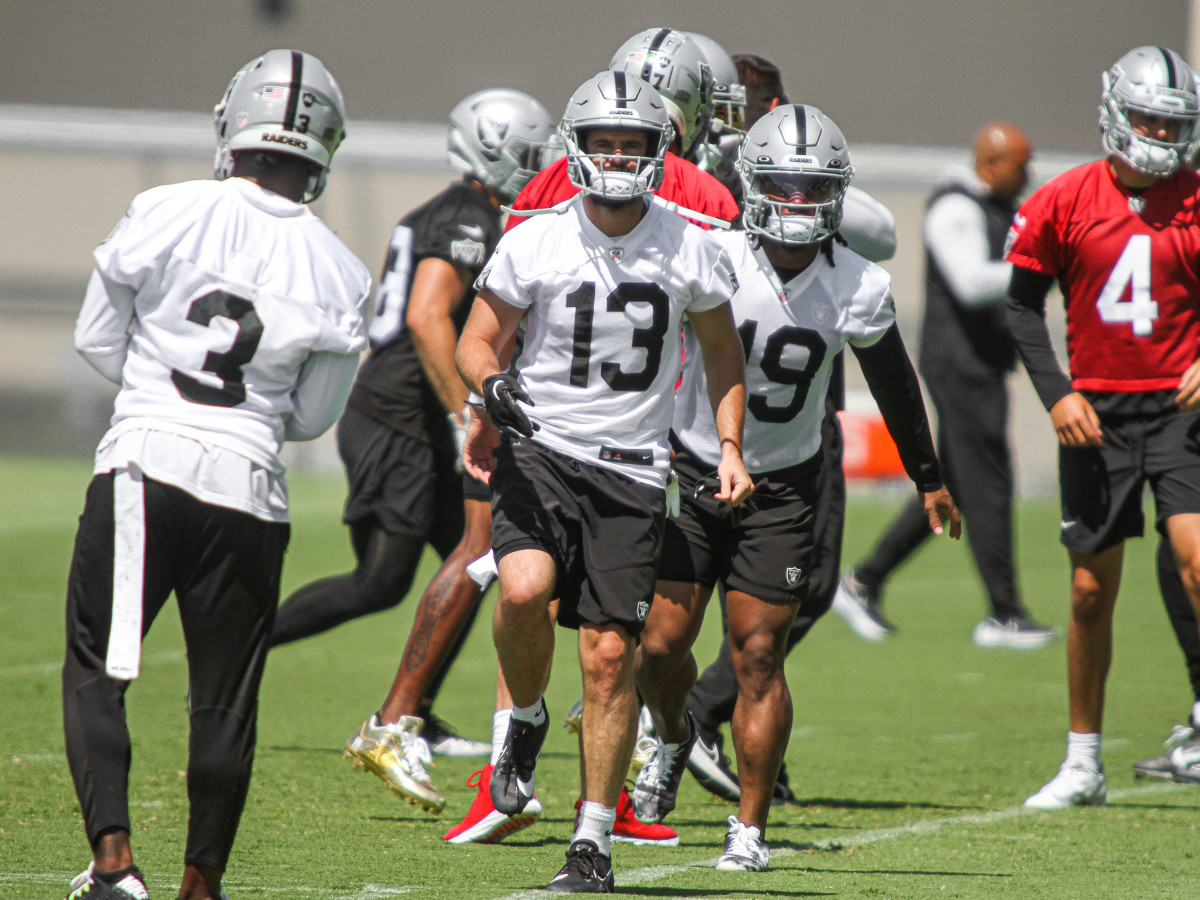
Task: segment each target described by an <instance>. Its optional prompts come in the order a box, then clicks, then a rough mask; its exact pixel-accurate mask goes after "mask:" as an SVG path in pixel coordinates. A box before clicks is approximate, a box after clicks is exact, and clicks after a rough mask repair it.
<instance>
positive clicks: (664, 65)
mask: <svg viewBox="0 0 1200 900" xmlns="http://www.w3.org/2000/svg"><path fill="white" fill-rule="evenodd" d="M608 65H609V68H610V69H620V70H623V71H625V72H626V73H628V74H629V75H633V76H635V77H637V78H640V79H641V80H642V81H645V82H646V83H648V84H650V85H651V86H652V87H653V88H654V89H655V90H656V91H658V93H659V94H661V95H662V98H663V100H665V101H666V102H667V108H668V113H669V115H670V118H671V120H672V121H673V123H674V125H675V129H676V132H677V133H678V135H679V145H680V150H679V155H680V156H682V157H684V158H685V159H692V158H693V157H694V155H695V153H696V152H697V151H698V150H699V148H700V146H701V145H702V144H703V143H704V142H705V141H707V140H708V133H709V122H710V120H711V119H712V113H713V89H714V81H713V72H712V67H711V66H710V65H709V63H708V60H707V59H706V58H705V55H704V52H703V50H702V49H701V47H700V45H699V44H698V43H697V42H696V41H694V40H692V38H691V37H689V36H688V35H687V34H686V33H685V32H682V31H674V30H672V29H670V28H648V29H646V30H645V31H640V32H638V33H637V34H635V35H634V36H633V37H631V38H630V39H629V40H627V41H626V42H625V43H624V44H622V45H621V46H620V47H619V48H618V49H617V52H616V53H614V54H613V58H612V60H611V61H610V62H609V64H608Z"/></svg>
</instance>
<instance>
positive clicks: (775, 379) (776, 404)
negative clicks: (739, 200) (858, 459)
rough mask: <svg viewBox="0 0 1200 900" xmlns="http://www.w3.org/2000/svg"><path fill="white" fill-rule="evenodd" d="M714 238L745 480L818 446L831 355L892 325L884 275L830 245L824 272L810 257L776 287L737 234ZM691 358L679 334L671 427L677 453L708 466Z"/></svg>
mask: <svg viewBox="0 0 1200 900" xmlns="http://www.w3.org/2000/svg"><path fill="white" fill-rule="evenodd" d="M714 239H715V240H717V241H718V242H720V243H721V244H723V245H724V246H725V247H726V248H727V249H728V251H729V255H730V257H731V258H732V260H733V263H734V266H735V269H736V272H737V281H738V285H739V286H738V290H737V293H735V294H734V295H733V302H732V305H733V316H734V320H735V322H736V324H737V329H738V334H739V335H740V336H741V338H742V348H743V349H744V350H745V353H746V425H745V432H744V438H743V442H742V458H743V460H744V461H745V463H746V468H747V470H748V471H750V472H751V473H752V474H753V473H758V472H770V471H774V470H776V469H782V468H786V467H788V466H794V465H797V464H799V463H802V462H804V461H805V460H807V459H809V458H810V457H812V456H813V455H815V454H816V453H817V451H818V450H820V448H821V420H822V419H823V418H824V415H825V395H826V392H827V391H828V389H829V379H830V375H831V368H832V365H833V361H834V359H835V358H836V357H837V354H838V353H840V352H841V351H842V349H843V348H844V347H845V346H846V344H847V343H849V344H853V345H854V346H856V347H869V346H871V345H872V344H874V343H875V342H876V341H878V340H879V339H880V338H882V337H883V335H884V332H886V331H887V330H888V329H889V328H890V327H891V326H892V325H893V324H894V323H895V321H896V310H895V304H894V303H893V301H892V292H891V278H890V276H889V275H888V274H887V272H885V271H884V270H883V269H881V268H880V267H879V266H877V265H875V264H874V263H870V262H868V261H867V260H865V259H863V258H862V257H861V256H859V255H858V254H856V253H854V252H853V251H851V250H848V249H846V248H845V247H842V246H841V245H839V244H834V245H833V264H832V265H831V264H830V262H829V260H828V259H827V258H826V256H825V253H824V252H820V253H818V254H817V256H816V258H815V259H814V260H813V261H812V263H810V264H809V266H808V267H807V268H805V269H804V270H803V271H802V272H800V273H799V274H798V275H796V276H795V277H793V278H792V279H791V280H790V281H788V282H787V283H786V284H784V283H782V282H781V281H780V279H779V277H778V275H776V273H775V269H774V267H773V266H772V265H771V263H770V261H769V260H768V259H767V257H766V254H765V253H764V252H763V250H762V248H761V247H760V246H759V243H758V241H757V239H755V238H753V237H751V236H750V235H748V234H746V233H745V232H742V231H731V232H726V233H723V234H717V235H714ZM699 352H700V348H699V346H698V344H697V342H696V338H695V335H694V334H693V333H692V331H691V329H685V337H684V357H685V359H687V361H688V362H687V364H686V365H685V366H684V372H683V381H682V383H681V384H680V386H679V394H678V398H677V400H676V404H675V421H674V423H673V426H672V428H673V430H674V432H675V436H676V437H677V438H678V439H679V442H680V443H681V444H683V446H684V447H686V448H687V449H688V450H689V451H690V452H691V453H692V454H693V455H694V456H696V457H698V458H699V459H701V460H703V461H704V462H706V463H709V464H711V465H713V466H714V467H715V466H716V465H717V463H719V462H720V461H721V447H720V443H719V441H718V439H717V429H716V423H715V421H714V419H713V413H712V408H711V407H710V406H709V403H708V394H707V391H708V384H707V381H706V379H705V375H704V367H703V366H701V365H698V364H697V363H698V362H699V358H698V356H699Z"/></svg>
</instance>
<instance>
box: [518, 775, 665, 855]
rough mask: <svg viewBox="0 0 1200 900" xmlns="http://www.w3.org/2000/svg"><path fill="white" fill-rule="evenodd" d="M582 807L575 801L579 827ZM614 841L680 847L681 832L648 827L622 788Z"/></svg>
mask: <svg viewBox="0 0 1200 900" xmlns="http://www.w3.org/2000/svg"><path fill="white" fill-rule="evenodd" d="M582 805H583V801H582V800H576V801H575V824H576V825H577V826H578V824H579V807H580V806H582ZM526 809H528V807H526ZM612 839H613V840H614V841H617V842H618V843H621V844H638V845H650V844H653V845H655V846H657V847H678V846H679V832H678V831H676V830H675V829H674V828H672V827H671V826H670V825H663V824H661V823H660V824H658V825H647V824H646V823H645V822H639V821H638V820H637V819H636V818H635V817H634V815H633V803H632V802H631V801H630V799H629V791H627V790H626V789H625V788H621V796H620V797H618V798H617V821H615V822H614V823H613V832H612Z"/></svg>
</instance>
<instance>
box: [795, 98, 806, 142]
mask: <svg viewBox="0 0 1200 900" xmlns="http://www.w3.org/2000/svg"><path fill="white" fill-rule="evenodd" d="M794 108H795V110H796V150H797V152H799V151H802V150H804V148H805V147H807V146H808V110H807V109H806V108H805V107H804V106H803V105H801V104H799V103H797V104H796V105H795V107H794Z"/></svg>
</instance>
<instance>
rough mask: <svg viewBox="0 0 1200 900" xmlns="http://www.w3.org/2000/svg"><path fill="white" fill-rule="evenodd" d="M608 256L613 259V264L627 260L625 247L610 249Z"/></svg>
mask: <svg viewBox="0 0 1200 900" xmlns="http://www.w3.org/2000/svg"><path fill="white" fill-rule="evenodd" d="M608 255H609V256H610V257H611V258H612V261H613V262H615V263H619V262H620V261H621V260H623V259H624V258H625V248H624V247H610V248H609V250H608Z"/></svg>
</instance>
